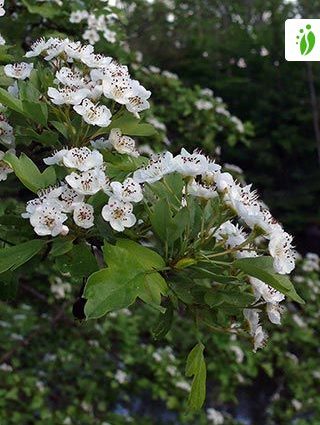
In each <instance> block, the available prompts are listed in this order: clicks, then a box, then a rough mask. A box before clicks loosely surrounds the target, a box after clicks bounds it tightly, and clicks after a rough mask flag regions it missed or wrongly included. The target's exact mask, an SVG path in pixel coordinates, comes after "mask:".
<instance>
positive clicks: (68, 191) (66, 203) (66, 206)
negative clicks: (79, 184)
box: [60, 184, 84, 212]
mask: <svg viewBox="0 0 320 425" xmlns="http://www.w3.org/2000/svg"><path fill="white" fill-rule="evenodd" d="M61 188H62V192H61V195H60V202H61V205H62V208H63V211H65V212H72V211H73V210H74V208H75V204H79V203H82V202H83V200H84V195H80V194H79V193H78V192H76V191H75V190H74V189H72V188H71V187H69V186H68V185H66V184H63V185H62V186H61Z"/></svg>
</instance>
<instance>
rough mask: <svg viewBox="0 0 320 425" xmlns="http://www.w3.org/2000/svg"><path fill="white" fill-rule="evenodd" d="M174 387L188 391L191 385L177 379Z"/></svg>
mask: <svg viewBox="0 0 320 425" xmlns="http://www.w3.org/2000/svg"><path fill="white" fill-rule="evenodd" d="M176 387H177V388H180V389H181V390H184V391H187V392H189V391H190V390H191V385H190V384H189V382H187V381H178V382H176Z"/></svg>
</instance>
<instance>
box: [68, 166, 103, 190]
mask: <svg viewBox="0 0 320 425" xmlns="http://www.w3.org/2000/svg"><path fill="white" fill-rule="evenodd" d="M103 178H104V179H105V174H104V172H103V170H101V169H97V168H94V169H92V170H89V171H83V172H82V173H81V174H77V173H71V174H70V175H69V176H67V177H66V182H67V183H68V184H69V185H70V186H71V187H72V188H73V189H74V190H75V191H76V192H77V193H79V194H80V195H94V194H95V193H97V192H99V190H100V189H101V186H102V183H101V182H102V179H103Z"/></svg>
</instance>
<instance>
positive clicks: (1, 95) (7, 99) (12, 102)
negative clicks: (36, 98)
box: [0, 88, 24, 114]
mask: <svg viewBox="0 0 320 425" xmlns="http://www.w3.org/2000/svg"><path fill="white" fill-rule="evenodd" d="M0 103H2V104H3V105H5V106H7V107H8V108H9V109H12V110H13V111H16V112H19V113H20V114H24V112H23V107H22V102H21V100H19V99H17V98H15V97H14V96H12V95H11V94H9V93H8V92H7V90H4V89H2V88H0Z"/></svg>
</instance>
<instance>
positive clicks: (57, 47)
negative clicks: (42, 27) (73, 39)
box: [44, 37, 69, 61]
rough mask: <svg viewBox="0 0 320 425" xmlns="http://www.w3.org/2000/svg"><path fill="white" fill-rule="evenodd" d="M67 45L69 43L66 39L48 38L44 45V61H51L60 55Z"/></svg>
mask: <svg viewBox="0 0 320 425" xmlns="http://www.w3.org/2000/svg"><path fill="white" fill-rule="evenodd" d="M67 43H69V39H68V38H65V39H63V40H62V39H60V38H55V37H51V38H49V40H48V41H47V45H46V51H47V56H46V57H45V58H44V59H45V60H46V61H51V60H52V59H53V58H55V57H57V56H59V55H61V54H62V53H63V52H64V49H65V46H66V44H67Z"/></svg>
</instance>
